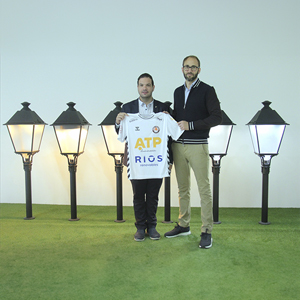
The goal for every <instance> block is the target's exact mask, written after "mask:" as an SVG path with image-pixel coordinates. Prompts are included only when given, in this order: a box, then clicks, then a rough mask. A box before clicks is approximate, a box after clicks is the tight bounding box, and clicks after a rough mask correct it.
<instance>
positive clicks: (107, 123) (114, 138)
mask: <svg viewBox="0 0 300 300" xmlns="http://www.w3.org/2000/svg"><path fill="white" fill-rule="evenodd" d="M114 104H115V106H116V107H115V108H114V110H112V111H110V112H109V114H108V115H107V116H106V117H105V119H104V120H103V121H102V122H101V123H100V124H98V125H101V128H102V133H103V136H104V140H105V144H106V148H107V153H108V154H109V155H110V156H112V157H113V158H114V160H115V171H116V189H117V219H116V220H115V222H118V223H122V222H125V220H123V204H122V202H123V199H122V189H123V187H122V172H123V159H124V144H123V143H121V142H120V141H119V140H118V135H117V133H116V130H115V123H116V117H117V115H118V113H119V112H121V106H122V102H119V101H118V102H115V103H114Z"/></svg>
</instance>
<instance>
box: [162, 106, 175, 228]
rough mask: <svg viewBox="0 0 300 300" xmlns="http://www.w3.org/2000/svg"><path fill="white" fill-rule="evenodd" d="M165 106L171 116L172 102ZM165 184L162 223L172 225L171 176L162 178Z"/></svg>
mask: <svg viewBox="0 0 300 300" xmlns="http://www.w3.org/2000/svg"><path fill="white" fill-rule="evenodd" d="M165 104H166V105H167V106H168V108H169V109H168V111H169V113H170V114H172V109H171V104H172V102H170V101H166V102H165ZM164 182H165V219H164V221H162V223H173V221H171V175H170V177H165V178H164Z"/></svg>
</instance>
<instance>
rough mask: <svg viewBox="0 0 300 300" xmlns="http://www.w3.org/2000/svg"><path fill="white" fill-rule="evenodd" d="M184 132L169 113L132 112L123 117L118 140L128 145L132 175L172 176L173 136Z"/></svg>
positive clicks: (143, 176)
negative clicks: (171, 142)
mask: <svg viewBox="0 0 300 300" xmlns="http://www.w3.org/2000/svg"><path fill="white" fill-rule="evenodd" d="M182 133H183V130H181V129H180V127H179V126H178V124H177V122H176V121H175V120H174V119H173V118H172V117H171V116H170V115H169V114H166V113H162V112H161V113H156V114H155V113H152V114H147V115H141V114H138V113H137V114H128V116H126V117H125V119H123V120H122V121H121V124H120V130H119V135H118V140H119V141H121V142H124V141H126V145H127V150H128V153H127V154H128V157H127V174H128V178H129V179H150V178H163V177H169V176H170V171H169V162H170V160H169V150H168V140H169V136H170V137H171V138H172V139H173V140H177V139H178V138H179V137H180V136H181V134H182Z"/></svg>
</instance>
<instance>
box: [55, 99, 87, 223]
mask: <svg viewBox="0 0 300 300" xmlns="http://www.w3.org/2000/svg"><path fill="white" fill-rule="evenodd" d="M67 105H68V106H69V108H68V109H67V110H66V111H64V112H62V113H61V115H60V116H59V117H58V118H57V119H56V121H55V122H54V123H53V124H52V125H51V126H53V128H54V132H55V135H56V139H57V142H58V146H59V149H60V153H61V154H62V155H64V156H66V157H67V159H68V164H69V172H70V195H71V219H69V221H78V220H79V219H78V218H77V207H76V171H77V160H78V156H79V155H80V154H82V153H83V152H84V147H85V143H86V139H87V135H88V130H89V125H91V124H90V123H89V122H88V121H87V120H86V119H85V118H84V117H83V116H82V114H81V113H80V112H79V111H77V110H76V109H75V108H74V106H75V103H73V102H69V103H67Z"/></svg>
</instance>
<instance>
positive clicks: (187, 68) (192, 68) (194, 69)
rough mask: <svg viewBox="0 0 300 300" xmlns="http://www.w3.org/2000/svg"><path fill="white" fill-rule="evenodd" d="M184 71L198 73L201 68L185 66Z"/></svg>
mask: <svg viewBox="0 0 300 300" xmlns="http://www.w3.org/2000/svg"><path fill="white" fill-rule="evenodd" d="M183 69H184V71H188V70H189V69H191V70H192V71H193V72H194V71H197V70H198V69H199V67H196V66H189V65H185V66H183Z"/></svg>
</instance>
